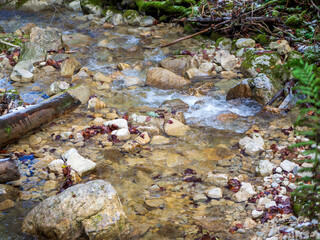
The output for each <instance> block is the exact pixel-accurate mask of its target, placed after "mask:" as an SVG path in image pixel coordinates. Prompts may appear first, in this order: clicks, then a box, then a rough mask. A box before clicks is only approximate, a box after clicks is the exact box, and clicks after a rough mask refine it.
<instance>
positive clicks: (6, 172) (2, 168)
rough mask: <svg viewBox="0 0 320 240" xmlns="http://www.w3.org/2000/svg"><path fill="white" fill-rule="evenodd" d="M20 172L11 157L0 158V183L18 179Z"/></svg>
mask: <svg viewBox="0 0 320 240" xmlns="http://www.w3.org/2000/svg"><path fill="white" fill-rule="evenodd" d="M19 178H20V172H19V169H18V166H17V165H16V164H15V162H14V160H12V159H11V158H4V159H0V184H1V183H7V182H10V181H14V180H18V179H19Z"/></svg>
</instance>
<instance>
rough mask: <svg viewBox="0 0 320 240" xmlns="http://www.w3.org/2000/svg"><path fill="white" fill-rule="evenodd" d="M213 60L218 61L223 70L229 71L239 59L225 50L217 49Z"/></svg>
mask: <svg viewBox="0 0 320 240" xmlns="http://www.w3.org/2000/svg"><path fill="white" fill-rule="evenodd" d="M214 61H216V62H217V63H219V64H220V65H221V66H222V67H223V68H224V69H225V70H227V71H230V70H232V69H233V68H235V66H236V65H237V63H238V61H239V60H238V59H237V58H236V56H234V55H231V54H230V53H229V52H228V51H227V50H219V51H217V53H216V56H215V57H214Z"/></svg>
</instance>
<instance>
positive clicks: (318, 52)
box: [302, 46, 320, 64]
mask: <svg viewBox="0 0 320 240" xmlns="http://www.w3.org/2000/svg"><path fill="white" fill-rule="evenodd" d="M302 59H303V61H305V62H308V63H310V64H313V63H315V62H319V61H320V47H319V46H316V47H314V46H309V47H308V48H307V49H306V50H305V51H304V53H303V58H302Z"/></svg>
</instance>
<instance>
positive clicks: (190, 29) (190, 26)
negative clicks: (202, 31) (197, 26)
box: [183, 23, 194, 33]
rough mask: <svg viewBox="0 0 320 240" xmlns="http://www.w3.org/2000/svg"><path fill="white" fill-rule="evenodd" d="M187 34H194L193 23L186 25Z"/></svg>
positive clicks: (184, 28) (184, 29)
mask: <svg viewBox="0 0 320 240" xmlns="http://www.w3.org/2000/svg"><path fill="white" fill-rule="evenodd" d="M183 31H184V32H185V33H194V31H193V27H192V23H186V24H185V25H184V27H183Z"/></svg>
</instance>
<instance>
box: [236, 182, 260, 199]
mask: <svg viewBox="0 0 320 240" xmlns="http://www.w3.org/2000/svg"><path fill="white" fill-rule="evenodd" d="M255 194H256V192H255V191H254V190H253V186H252V185H251V183H246V182H242V183H241V188H240V190H239V191H238V192H237V193H236V194H234V197H235V199H236V201H237V202H243V201H247V200H248V199H249V198H250V197H252V196H253V195H255Z"/></svg>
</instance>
